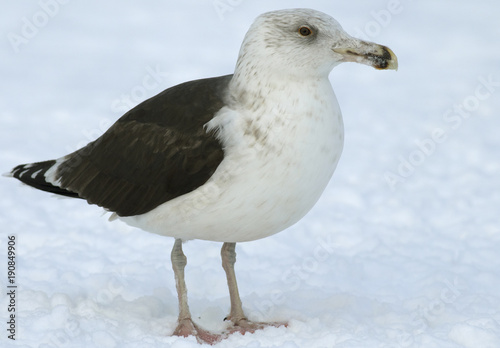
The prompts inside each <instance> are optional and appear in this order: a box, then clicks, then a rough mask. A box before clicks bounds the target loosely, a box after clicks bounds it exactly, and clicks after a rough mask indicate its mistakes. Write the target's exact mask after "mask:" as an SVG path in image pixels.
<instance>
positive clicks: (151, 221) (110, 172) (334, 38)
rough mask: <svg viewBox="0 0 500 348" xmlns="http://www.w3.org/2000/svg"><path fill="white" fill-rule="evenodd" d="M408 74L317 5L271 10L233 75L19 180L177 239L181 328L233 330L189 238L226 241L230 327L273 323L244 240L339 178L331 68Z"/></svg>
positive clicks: (172, 98)
mask: <svg viewBox="0 0 500 348" xmlns="http://www.w3.org/2000/svg"><path fill="white" fill-rule="evenodd" d="M347 61H349V62H358V63H363V64H367V65H371V66H373V67H375V68H377V69H396V68H397V59H396V56H395V55H394V53H393V52H392V51H391V50H390V49H389V48H387V47H385V46H381V45H378V44H374V43H371V42H365V41H362V40H358V39H355V38H353V37H351V36H349V35H348V34H347V33H346V32H345V31H344V30H343V29H342V28H341V26H340V25H339V24H338V22H337V21H335V20H334V19H333V18H332V17H330V16H328V15H326V14H324V13H321V12H318V11H315V10H310V9H291V10H281V11H274V12H269V13H265V14H263V15H261V16H259V17H258V18H257V19H256V20H255V22H254V23H253V24H252V26H251V27H250V29H249V31H248V33H247V34H246V36H245V38H244V40H243V44H242V46H241V50H240V54H239V57H238V61H237V64H236V68H235V71H234V74H233V75H227V76H221V77H215V78H209V79H202V80H196V81H191V82H186V83H183V84H180V85H177V86H174V87H171V88H169V89H167V90H165V91H163V92H162V93H160V94H158V95H156V96H154V97H152V98H151V99H148V100H146V101H144V102H143V103H141V104H139V105H138V106H136V107H135V108H133V109H132V110H130V111H129V112H127V113H126V114H125V115H123V117H121V118H120V119H119V120H118V121H117V122H116V123H115V124H114V125H113V126H112V127H111V128H109V129H108V131H106V133H104V134H103V135H102V136H101V137H100V138H98V139H97V140H95V141H93V142H91V143H90V144H88V145H87V146H85V147H84V148H82V149H80V150H78V151H76V152H74V153H72V154H69V155H67V156H64V157H62V158H59V159H57V160H52V161H45V162H39V163H33V164H24V165H19V166H17V167H16V168H14V169H13V170H12V172H11V175H12V176H14V177H16V178H17V179H19V180H21V181H22V182H24V183H26V184H28V185H30V186H33V187H35V188H37V189H40V190H45V191H48V192H52V193H56V194H60V195H65V196H70V197H76V198H82V199H85V200H87V201H88V202H89V203H91V204H96V205H98V206H101V207H103V208H105V209H106V210H108V211H110V212H113V216H114V217H116V218H118V219H120V220H123V221H125V222H126V223H128V224H130V225H133V226H136V227H139V228H141V229H143V230H145V231H148V232H152V233H156V234H160V235H164V236H170V237H174V238H175V243H174V247H173V250H172V255H171V257H172V264H173V269H174V273H175V279H176V286H177V292H178V297H179V312H180V313H179V319H178V326H177V329H176V330H175V332H174V334H175V335H180V336H187V335H195V336H196V337H197V338H198V339H199V340H200V341H202V342H211V343H213V342H215V341H217V340H219V339H220V338H221V337H222V336H220V335H217V334H212V333H210V332H208V331H205V330H203V329H201V328H199V327H198V326H197V325H195V324H194V323H193V321H192V319H191V314H190V312H189V307H188V303H187V291H186V285H185V283H184V267H185V265H186V257H185V255H184V254H183V252H182V241H185V240H189V239H204V240H210V241H219V242H224V244H223V246H222V250H221V256H222V265H223V268H224V270H225V271H226V274H227V281H228V286H229V293H230V300H231V309H230V314H229V316H228V319H229V320H230V321H231V325H232V326H231V328H229V329H228V330H229V332H234V331H239V332H243V333H244V332H246V331H251V332H253V331H255V330H256V329H258V328H261V327H264V326H265V324H264V323H255V322H251V321H249V320H248V319H247V317H246V316H245V314H244V312H243V309H242V306H241V300H240V297H239V294H238V288H237V285H236V278H235V274H234V263H235V260H236V254H235V243H237V242H245V241H251V240H256V239H259V238H264V237H267V236H270V235H272V234H275V233H277V232H280V231H282V230H284V229H285V228H287V227H289V226H290V225H292V224H294V223H296V222H297V221H298V220H299V219H301V218H302V217H303V216H304V215H305V214H306V213H307V212H308V211H309V210H310V209H311V208H312V206H313V205H314V204H315V203H316V201H317V200H318V198H319V197H320V195H321V193H322V192H323V190H324V188H325V186H326V185H327V183H328V181H329V180H330V178H331V176H332V174H333V172H334V170H335V167H336V165H337V161H338V160H339V157H340V154H341V151H342V146H343V137H344V135H343V124H342V116H341V112H340V109H339V105H338V103H337V99H336V97H335V94H334V92H333V90H332V87H331V84H330V81H329V79H328V75H329V73H330V71H331V70H332V68H333V67H335V66H336V65H338V64H339V63H341V62H347Z"/></svg>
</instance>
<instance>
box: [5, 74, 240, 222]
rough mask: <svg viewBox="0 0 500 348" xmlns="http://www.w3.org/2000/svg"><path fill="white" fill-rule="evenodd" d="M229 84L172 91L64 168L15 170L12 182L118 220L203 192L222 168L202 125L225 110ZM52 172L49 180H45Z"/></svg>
mask: <svg viewBox="0 0 500 348" xmlns="http://www.w3.org/2000/svg"><path fill="white" fill-rule="evenodd" d="M231 77H232V75H227V76H222V77H216V78H210V79H203V80H196V81H191V82H186V83H183V84H180V85H177V86H174V87H172V88H169V89H167V90H165V91H163V92H162V93H160V94H158V95H156V96H155V97H152V98H151V99H148V100H146V101H144V102H143V103H141V104H139V105H138V106H136V107H135V108H134V109H132V110H130V111H129V112H127V113H126V114H125V115H123V116H122V117H121V118H120V119H119V120H118V121H117V122H116V123H115V124H114V125H113V126H111V127H110V128H109V129H108V130H107V131H106V133H104V134H103V135H102V136H101V137H100V138H98V139H97V140H95V141H94V142H92V143H90V144H88V145H87V146H85V147H84V148H82V149H80V150H78V151H76V152H74V153H72V154H70V155H68V156H66V157H64V158H63V159H64V161H63V162H60V163H56V162H55V161H46V162H40V163H35V164H29V165H21V166H17V167H16V168H14V170H13V171H12V175H13V176H14V177H17V178H18V179H20V180H21V181H23V182H25V183H26V184H28V185H31V186H33V187H36V188H38V189H42V190H45V191H50V192H53V193H57V194H62V195H66V196H72V197H79V198H83V199H86V200H87V201H88V202H89V203H92V204H97V205H99V206H101V207H104V208H106V209H107V210H109V211H113V212H115V213H116V214H118V215H119V216H132V215H139V214H143V213H146V212H148V211H150V210H152V209H154V208H156V207H157V206H158V205H160V204H162V203H164V202H166V201H168V200H171V199H173V198H175V197H178V196H181V195H183V194H186V193H188V192H191V191H193V190H195V189H196V188H198V187H200V186H201V185H203V184H204V183H205V182H206V181H207V180H208V179H209V178H210V177H211V176H212V174H213V173H214V172H215V170H216V169H217V167H218V166H219V164H220V162H221V161H222V159H223V157H224V152H223V149H222V145H221V144H220V142H219V141H218V140H217V138H216V137H215V135H214V134H213V133H212V132H210V133H207V131H206V129H205V128H204V125H205V124H206V123H207V122H209V121H210V120H211V119H212V118H213V117H214V115H215V114H216V113H217V112H218V111H219V110H220V109H221V108H222V107H223V106H224V102H223V98H224V95H225V93H226V92H227V87H228V84H229V81H230V80H231ZM54 165H57V167H56V168H52V166H54ZM49 170H50V171H51V172H52V177H51V178H48V175H46V173H47V171H49Z"/></svg>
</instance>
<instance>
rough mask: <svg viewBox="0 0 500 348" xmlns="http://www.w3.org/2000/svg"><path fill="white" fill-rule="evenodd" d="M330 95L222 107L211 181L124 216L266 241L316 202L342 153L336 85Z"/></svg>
mask: <svg viewBox="0 0 500 348" xmlns="http://www.w3.org/2000/svg"><path fill="white" fill-rule="evenodd" d="M328 86H330V85H329V83H328ZM327 92H329V93H326V95H324V96H323V98H321V100H316V102H315V103H308V100H305V98H302V97H301V98H297V100H298V103H296V104H295V105H294V107H293V108H291V109H290V110H284V109H283V108H281V107H280V106H278V107H274V108H272V109H270V110H269V109H268V110H264V112H261V113H259V112H258V113H257V114H256V113H252V114H250V113H248V114H244V113H241V112H236V111H234V110H230V109H226V108H224V109H222V110H221V112H219V114H218V116H217V117H215V118H214V119H213V120H212V121H211V122H210V123H209V124H208V128H209V129H210V128H215V127H217V128H219V127H221V126H222V127H221V128H220V132H221V134H220V138H221V140H222V141H223V143H224V145H225V157H224V160H223V161H222V163H221V164H220V165H219V167H218V168H217V171H216V172H215V173H214V175H213V176H212V178H210V180H209V181H207V183H205V184H204V185H203V186H201V187H199V188H198V189H196V190H195V191H193V192H190V193H188V194H185V195H183V196H180V197H177V198H175V199H173V200H171V201H168V202H166V203H164V204H162V205H160V206H158V207H157V208H155V209H154V210H152V211H150V212H148V213H145V214H142V215H139V216H132V217H123V218H120V219H121V220H123V221H125V222H126V223H128V224H130V225H132V226H136V227H139V228H141V229H143V230H145V231H148V232H152V233H156V234H160V235H165V236H171V237H175V238H181V239H183V240H188V239H204V240H211V241H220V242H243V241H250V240H255V239H259V238H264V237H267V236H269V235H272V234H275V233H277V232H280V231H282V230H283V229H285V228H287V227H289V226H291V225H293V224H294V223H296V222H297V221H298V220H300V219H301V218H302V217H303V216H304V215H305V214H306V213H307V212H308V211H309V210H310V209H311V208H312V207H313V205H314V204H315V203H316V202H317V200H318V199H319V197H320V195H321V193H322V192H323V190H324V189H325V187H326V185H327V184H328V181H329V180H330V178H331V176H332V174H333V172H334V170H335V167H336V165H337V162H338V159H339V157H340V154H341V151H342V146H343V125H342V118H341V114H340V109H339V107H338V104H337V100H336V98H335V95H334V94H333V91H332V90H331V87H330V88H329V89H328V91H327ZM330 92H331V93H330ZM311 105H314V107H313V108H311V107H310V106H311ZM280 108H281V109H280Z"/></svg>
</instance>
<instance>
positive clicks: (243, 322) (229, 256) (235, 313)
mask: <svg viewBox="0 0 500 348" xmlns="http://www.w3.org/2000/svg"><path fill="white" fill-rule="evenodd" d="M235 248H236V243H224V244H223V245H222V249H221V251H220V253H221V258H222V268H224V271H225V272H226V277H227V285H228V287H229V298H230V299H231V311H230V312H229V315H228V316H227V317H226V318H224V320H231V322H232V323H233V327H232V328H230V329H229V333H234V332H240V333H242V334H245V332H250V333H253V332H255V331H256V330H260V329H263V328H265V327H266V326H276V327H278V326H282V325H284V326H286V325H287V324H286V323H260V322H252V321H250V320H248V318H247V317H246V316H245V313H244V312H243V308H242V305H241V299H240V294H239V292H238V284H237V283H236V274H235V273H234V264H235V263H236V252H235Z"/></svg>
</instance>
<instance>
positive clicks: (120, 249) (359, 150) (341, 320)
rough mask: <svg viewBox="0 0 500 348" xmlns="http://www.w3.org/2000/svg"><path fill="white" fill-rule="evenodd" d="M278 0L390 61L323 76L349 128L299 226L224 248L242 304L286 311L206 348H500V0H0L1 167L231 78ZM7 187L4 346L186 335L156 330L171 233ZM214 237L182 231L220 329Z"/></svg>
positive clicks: (0, 341) (204, 302) (0, 254)
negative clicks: (10, 322) (11, 286)
mask: <svg viewBox="0 0 500 348" xmlns="http://www.w3.org/2000/svg"><path fill="white" fill-rule="evenodd" d="M291 7H310V8H315V9H317V10H320V11H323V12H326V13H328V14H330V15H332V16H333V17H335V18H336V19H337V20H338V21H339V22H340V23H341V24H342V25H343V27H344V29H345V30H346V31H347V32H349V33H351V34H353V35H354V36H358V37H362V38H364V39H368V40H371V41H375V42H378V43H381V44H385V45H387V46H389V47H390V48H391V49H392V50H393V51H394V52H395V53H396V54H397V55H398V58H399V66H400V69H399V71H398V72H393V71H389V72H387V71H376V70H374V69H371V68H369V67H366V66H361V65H358V64H352V63H350V64H344V65H341V66H339V67H337V68H336V69H335V70H334V71H333V73H332V74H331V81H332V84H333V86H334V89H335V91H336V93H337V97H338V99H339V102H340V104H341V107H342V111H343V114H344V120H345V129H346V144H345V150H344V153H343V156H342V159H341V161H340V163H339V166H338V169H337V172H336V173H335V175H334V178H333V180H332V182H331V183H330V185H329V187H328V188H327V190H326V191H325V193H324V195H323V197H322V198H321V200H320V202H319V203H318V204H317V206H316V207H315V208H314V209H313V210H312V211H311V212H310V213H309V214H308V215H307V216H306V217H305V218H304V219H303V220H302V221H301V222H299V223H298V224H296V225H295V226H293V227H291V228H289V229H288V230H286V231H284V232H282V233H280V234H278V235H275V236H273V237H270V238H267V239H264V240H260V241H255V242H251V243H244V244H239V245H238V246H237V252H238V262H237V266H236V267H237V269H236V271H237V276H238V281H239V285H240V292H241V296H242V300H243V304H244V308H245V310H246V312H247V313H248V315H249V316H250V317H251V318H252V319H254V320H264V321H272V320H287V321H288V322H289V326H288V328H269V329H266V330H263V331H260V332H257V333H255V334H253V335H245V336H241V335H239V334H237V335H233V336H232V337H230V338H229V339H227V340H226V341H223V342H222V343H220V345H219V346H220V347H376V348H378V347H380V348H395V347H427V348H428V347H439V348H451V347H468V348H469V347H470V348H478V347H483V348H484V347H492V348H494V347H500V294H499V289H500V255H499V254H500V253H499V250H500V224H499V222H500V221H499V217H498V215H499V211H500V137H499V135H498V134H499V129H500V119H499V112H498V110H499V108H500V69H499V58H500V46H499V45H498V37H499V36H500V25H499V24H498V14H499V13H500V3H499V2H498V1H492V0H490V1H486V0H485V1H481V2H471V1H462V0H460V1H459V0H455V1H451V0H441V1H431V0H421V1H418V2H417V1H411V0H399V1H398V0H355V1H349V2H347V1H290V0H289V1H274V0H273V1H249V0H239V1H238V0H220V1H212V0H210V1H204V2H202V1H183V2H180V1H177V2H173V1H168V2H167V1H148V2H141V3H139V2H130V1H118V0H108V1H105V2H99V1H70V0H65V1H63V0H59V1H56V0H45V1H38V2H27V1H24V2H21V1H16V2H14V1H10V2H8V3H5V4H3V6H2V11H1V14H0V23H1V26H0V27H1V37H0V52H1V64H0V164H1V168H0V171H2V172H7V171H9V170H10V169H11V168H12V167H14V166H15V165H17V164H20V163H29V162H35V161H41V160H47V159H53V158H58V157H60V156H62V155H65V154H66V153H68V152H70V151H73V150H76V149H77V148H79V147H81V146H83V145H85V144H86V143H88V142H89V141H91V140H93V139H95V138H96V137H97V136H99V135H100V134H101V133H102V132H103V131H105V130H106V129H107V127H109V125H111V124H112V123H113V122H114V121H115V120H116V119H118V118H119V117H120V116H121V115H122V114H123V111H126V110H127V109H129V108H130V107H132V106H133V105H135V104H137V103H139V102H141V101H142V100H144V99H146V98H148V97H151V96H153V95H155V94H157V93H158V92H160V91H161V90H163V89H165V88H168V87H170V86H173V85H175V84H177V83H180V82H183V81H187V80H192V79H197V78H203V77H211V76H217V75H222V74H228V73H231V72H232V71H233V67H234V64H235V62H236V58H237V53H238V50H239V45H240V44H241V40H242V38H243V36H244V34H245V32H246V30H247V28H248V27H249V25H250V24H251V22H252V21H253V19H254V18H255V17H256V16H257V15H259V14H260V13H263V12H266V11H269V10H273V9H281V8H291ZM488 80H489V81H490V82H489V83H486V84H485V83H484V81H488ZM0 192H1V196H0V225H1V226H2V228H1V234H0V270H1V272H0V287H1V288H0V291H1V293H2V294H5V293H6V292H7V276H6V270H7V258H6V252H7V236H8V235H16V237H17V252H18V254H17V278H16V280H17V283H18V285H19V288H18V295H17V298H16V300H17V308H16V309H17V312H16V314H17V317H16V319H17V333H16V338H17V340H16V341H15V342H14V341H12V340H8V339H7V334H8V332H7V331H6V328H7V324H6V321H7V315H8V312H7V306H8V303H9V302H8V300H9V299H8V298H7V297H6V296H4V295H2V297H0V319H1V320H0V345H1V346H2V347H11V346H12V347H100V348H102V347H120V348H121V347H170V346H172V347H197V346H198V345H197V343H196V341H195V340H194V339H193V338H190V339H184V338H178V337H170V336H169V335H170V334H171V333H172V331H173V329H174V327H175V324H176V316H177V299H176V292H175V285H174V277H173V272H172V270H171V267H170V249H171V247H172V245H173V240H172V239H169V238H163V237H160V236H156V235H152V234H148V233H145V232H142V231H140V230H136V229H133V228H131V227H128V226H126V225H124V224H123V223H121V222H113V223H109V222H108V221H107V216H102V214H101V210H100V209H99V208H97V207H95V206H89V205H87V204H86V203H85V202H83V201H81V200H70V199H55V198H54V197H51V196H50V195H48V194H46V193H44V192H39V191H36V190H33V189H30V188H28V187H25V186H22V185H21V184H19V183H18V182H17V181H15V180H14V179H8V178H0ZM219 247H220V244H217V243H210V242H202V241H193V242H189V243H187V244H186V245H185V253H186V255H187V257H188V267H187V268H186V277H187V286H188V290H189V299H190V306H191V310H192V312H193V316H194V318H195V320H196V321H197V322H198V323H200V324H201V325H202V326H203V327H205V328H208V329H211V330H213V331H221V330H222V329H223V328H224V323H223V321H222V319H223V318H224V316H225V315H226V314H227V313H228V310H229V298H228V293H227V288H226V281H225V276H224V272H223V270H222V268H221V267H220V258H219ZM2 264H3V266H2ZM1 323H5V324H1Z"/></svg>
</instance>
